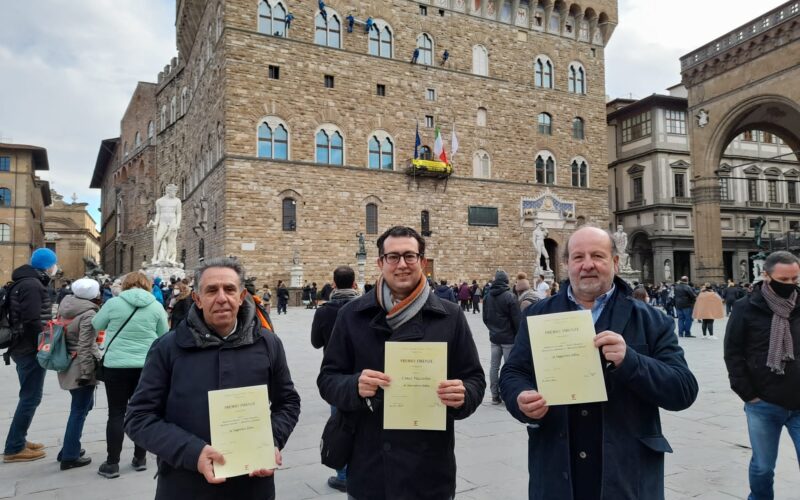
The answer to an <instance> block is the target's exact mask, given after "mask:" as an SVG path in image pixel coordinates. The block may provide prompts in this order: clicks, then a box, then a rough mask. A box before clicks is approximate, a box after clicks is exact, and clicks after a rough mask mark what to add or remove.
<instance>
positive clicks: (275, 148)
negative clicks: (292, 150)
mask: <svg viewBox="0 0 800 500" xmlns="http://www.w3.org/2000/svg"><path fill="white" fill-rule="evenodd" d="M258 157H259V158H272V159H274V160H288V159H289V132H288V131H287V130H286V127H285V126H284V125H283V124H282V123H275V124H272V125H271V124H270V123H267V121H264V122H262V123H261V125H259V126H258Z"/></svg>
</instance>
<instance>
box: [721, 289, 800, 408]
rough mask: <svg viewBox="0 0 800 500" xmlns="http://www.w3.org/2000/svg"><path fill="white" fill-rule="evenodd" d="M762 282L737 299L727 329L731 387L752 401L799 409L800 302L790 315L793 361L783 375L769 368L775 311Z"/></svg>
mask: <svg viewBox="0 0 800 500" xmlns="http://www.w3.org/2000/svg"><path fill="white" fill-rule="evenodd" d="M762 286H763V285H756V286H755V288H753V293H751V294H750V295H748V296H747V297H745V298H744V299H742V300H740V301H737V302H736V304H735V305H734V306H733V311H731V316H730V318H728V327H727V329H726V330H725V365H726V366H727V367H728V379H729V380H730V383H731V389H733V390H734V392H736V394H738V395H739V397H740V398H742V401H751V400H753V399H755V398H759V399H763V400H764V401H766V402H767V403H772V404H776V405H778V406H781V407H783V408H786V409H787V410H791V411H797V410H800V304H796V305H795V308H794V310H793V311H792V314H791V315H790V316H789V324H790V329H791V332H792V342H793V343H794V361H789V362H787V363H786V368H785V372H784V375H778V374H776V373H773V372H772V370H770V369H769V368H767V353H768V352H769V337H770V326H771V325H772V311H771V310H770V308H769V306H768V305H767V301H766V300H764V296H763V295H762V294H761V288H762Z"/></svg>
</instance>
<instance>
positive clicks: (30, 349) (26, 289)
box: [3, 248, 58, 463]
mask: <svg viewBox="0 0 800 500" xmlns="http://www.w3.org/2000/svg"><path fill="white" fill-rule="evenodd" d="M56 262H57V258H56V254H55V253H54V252H53V251H52V250H50V249H49V248H38V249H36V250H35V251H34V252H33V254H31V260H30V265H28V264H24V265H22V266H20V267H18V268H16V269H14V272H12V273H11V279H12V280H13V282H14V285H13V286H12V288H11V290H10V292H9V294H10V301H11V305H10V311H9V321H10V325H11V328H12V331H13V333H12V340H11V346H10V347H9V349H8V351H7V352H6V354H5V355H4V359H5V362H6V364H8V363H9V358H10V359H13V360H14V364H15V365H16V367H17V377H18V378H19V401H18V402H17V409H16V411H15V412H14V418H13V419H12V420H11V427H10V428H9V429H8V437H7V438H6V445H5V449H4V451H3V462H7V463H9V462H29V461H31V460H38V459H40V458H44V456H45V452H44V451H43V450H42V448H44V445H42V444H39V443H31V442H30V441H27V440H26V438H27V435H28V428H29V427H30V426H31V421H33V416H34V414H35V413H36V408H38V407H39V403H41V401H42V388H43V387H44V376H45V369H44V368H42V367H41V366H39V362H38V361H37V360H36V352H37V345H38V339H39V333H41V332H42V330H43V329H44V326H45V325H46V324H47V322H48V321H49V320H50V319H51V315H52V302H51V300H50V294H49V292H48V285H49V283H50V279H51V277H52V276H54V275H55V274H56V272H57V271H58V266H57V265H56Z"/></svg>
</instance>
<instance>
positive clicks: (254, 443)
mask: <svg viewBox="0 0 800 500" xmlns="http://www.w3.org/2000/svg"><path fill="white" fill-rule="evenodd" d="M208 416H209V424H210V426H211V446H213V447H214V449H216V450H217V451H219V452H220V453H222V456H223V457H225V465H220V464H218V463H215V464H214V476H215V477H234V476H242V475H245V474H250V473H251V472H253V471H254V470H258V469H275V468H276V467H277V464H275V444H274V442H273V441H272V422H271V420H270V416H269V397H268V394H267V386H266V385H254V386H251V387H238V388H235V389H222V390H219V391H208Z"/></svg>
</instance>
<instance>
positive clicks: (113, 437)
mask: <svg viewBox="0 0 800 500" xmlns="http://www.w3.org/2000/svg"><path fill="white" fill-rule="evenodd" d="M425 243H426V242H425V239H424V238H423V237H422V236H420V235H419V234H418V233H417V232H416V231H415V230H414V229H412V228H409V227H405V226H395V227H392V228H390V229H388V230H387V231H386V232H384V233H383V234H382V235H381V236H380V237H379V238H378V240H377V250H378V255H379V257H378V258H377V260H376V265H377V267H378V271H379V278H378V280H377V282H376V283H374V285H371V286H370V287H369V289H367V287H364V288H365V290H363V292H362V291H359V290H358V288H359V287H358V285H357V284H356V280H355V273H354V271H353V269H352V268H350V267H348V266H340V267H337V268H336V269H335V270H334V271H333V280H332V284H325V285H323V287H322V288H321V290H319V291H317V287H316V283H313V282H312V283H311V284H306V286H304V287H303V289H302V296H301V300H302V301H303V302H304V305H305V306H306V307H308V308H311V309H316V310H315V311H314V318H313V322H312V326H311V331H310V337H311V344H312V345H313V347H315V348H322V349H323V360H322V363H321V367H320V371H319V375H318V378H317V386H318V389H319V394H320V396H321V397H322V399H324V400H325V401H326V402H327V403H328V404H329V405H330V409H331V418H330V421H329V423H328V425H326V427H325V431H324V434H323V446H322V449H325V446H326V444H327V445H328V446H329V443H330V440H331V438H332V437H333V441H334V442H335V443H337V446H340V450H339V451H338V452H337V450H334V451H333V453H334V455H336V454H337V453H338V454H345V455H346V456H345V457H344V458H343V459H341V460H333V461H326V459H325V457H324V456H323V459H322V460H323V463H334V462H335V463H336V466H335V467H334V468H336V475H334V476H332V477H330V478H329V480H328V484H329V485H330V486H331V487H332V488H335V489H338V490H341V491H345V492H346V493H347V495H348V498H349V499H359V500H363V499H406V498H414V499H427V498H430V499H447V498H449V499H452V498H454V497H455V487H456V459H455V435H454V422H455V421H456V420H461V419H465V418H469V417H470V416H471V415H472V414H473V413H474V412H475V411H476V410H477V409H478V407H479V406H480V404H481V403H482V401H483V398H484V393H485V391H486V385H487V384H486V376H485V372H484V368H483V366H482V364H481V361H480V358H479V356H478V351H477V348H476V345H475V342H474V340H473V337H472V333H471V331H470V328H469V326H468V323H467V320H466V316H465V314H467V313H470V312H471V313H472V314H481V319H482V320H483V322H484V324H485V325H486V327H487V329H488V331H489V340H490V346H491V347H490V349H491V352H490V356H491V357H490V366H489V389H490V392H491V403H492V404H495V405H504V406H505V409H506V410H507V411H508V412H509V414H510V415H511V416H512V417H514V418H516V419H517V420H519V421H520V422H522V423H524V424H526V425H527V429H528V435H529V441H528V448H529V451H528V459H529V463H528V471H529V476H530V482H529V498H531V499H542V500H544V499H553V498H559V499H561V498H563V499H581V500H583V499H590V500H593V499H606V498H614V499H636V498H643V496H642V492H647V493H646V495H647V498H664V454H665V453H668V452H671V451H672V448H671V446H670V444H669V442H668V441H667V439H666V438H665V437H664V436H663V432H662V429H661V423H660V416H659V413H660V409H667V410H670V411H680V410H683V409H686V408H688V407H689V406H691V405H692V403H693V402H694V401H695V398H696V397H697V394H698V390H699V388H698V381H697V380H696V378H695V377H694V375H693V374H692V372H691V370H690V369H689V367H688V365H687V363H686V360H685V358H684V354H683V349H682V347H681V344H679V338H680V337H692V335H691V326H692V321H694V320H699V321H701V322H702V332H703V336H704V337H705V336H707V337H708V338H715V336H714V329H713V328H714V323H713V322H714V320H716V319H719V318H721V317H723V316H724V314H725V309H726V308H725V307H724V306H727V313H728V314H729V315H730V320H729V321H728V325H727V331H726V334H725V339H724V358H725V363H726V366H727V369H728V373H729V378H730V382H731V387H732V389H733V390H734V391H735V393H736V394H737V395H738V396H739V397H740V398H741V399H742V400H743V401H744V402H745V413H746V416H747V426H748V432H749V435H750V440H751V444H752V459H751V464H750V468H749V471H748V473H749V480H750V490H751V492H750V498H754V499H762V498H764V499H766V498H772V497H773V494H772V489H773V476H774V473H773V471H774V468H775V461H776V457H777V449H778V442H779V437H780V433H781V430H782V428H783V427H787V428H788V429H789V432H790V436H791V438H792V440H793V442H794V445H795V447H796V448H797V450H798V454H800V396H799V395H800V392H798V391H797V387H798V383H800V370H799V369H798V368H797V365H796V358H797V356H798V355H800V305H798V303H797V295H798V293H797V283H798V279H800V261H798V259H797V257H795V256H794V255H792V254H791V253H788V252H774V253H772V254H770V255H769V256H768V257H767V259H766V262H765V264H764V276H763V281H761V282H760V283H758V284H756V285H754V286H752V287H750V286H743V285H741V284H739V285H737V284H734V283H729V284H728V286H726V287H724V288H720V287H716V286H712V285H711V284H708V283H706V284H704V285H703V286H702V287H700V288H699V289H698V288H695V287H694V286H693V285H692V284H691V283H690V282H689V281H688V279H687V278H686V277H683V278H681V279H680V280H679V281H678V282H677V283H675V284H666V283H662V284H661V285H659V286H658V287H648V286H642V285H636V284H635V286H633V287H631V286H630V285H629V284H628V283H627V282H625V281H624V280H622V279H621V278H619V277H618V276H617V275H616V274H617V271H618V265H619V253H618V251H617V249H616V246H615V242H614V240H613V238H612V237H611V235H610V234H609V233H608V232H606V231H603V230H601V229H598V228H594V227H589V226H586V227H582V228H580V229H578V230H576V231H575V232H574V233H573V234H572V235H571V236H570V238H569V239H568V241H567V243H566V245H565V248H564V255H563V261H564V262H565V263H566V268H567V271H568V279H567V280H565V281H564V282H563V283H562V284H561V285H560V286H559V284H558V283H554V282H552V281H549V280H547V279H546V276H545V275H543V274H542V275H539V276H536V277H535V278H534V279H533V280H532V282H531V281H529V279H528V276H527V274H526V273H517V274H516V275H515V277H514V278H513V280H512V277H511V276H510V275H509V274H508V273H507V272H505V271H503V270H498V271H497V272H496V273H495V275H494V276H493V278H492V279H491V280H490V281H487V282H485V283H484V284H483V286H481V285H480V284H479V283H478V281H477V280H472V282H471V284H470V283H469V282H468V280H460V282H459V283H456V284H453V285H448V282H447V281H446V280H440V281H439V283H438V284H434V283H433V280H432V278H431V277H430V276H425V274H424V272H423V270H424V269H425V263H426V261H425ZM56 270H57V257H56V255H55V254H54V253H53V252H52V251H51V250H48V249H44V248H42V249H37V250H36V251H35V252H33V255H32V257H31V261H30V264H29V265H23V266H21V267H20V268H18V269H16V270H14V272H13V275H12V279H13V283H12V284H10V285H9V287H8V288H7V290H8V296H9V300H8V303H9V310H10V324H11V325H12V329H13V331H14V335H13V337H12V341H11V346H10V348H9V351H8V353H7V354H8V357H9V358H10V360H13V361H14V363H15V365H16V370H17V374H18V379H19V384H20V392H19V401H18V404H17V408H16V411H15V413H14V417H13V419H12V422H11V426H10V429H9V432H8V437H7V440H6V444H5V450H4V462H6V463H14V462H25V461H31V460H38V459H41V458H43V457H45V455H46V452H45V451H44V449H43V448H44V446H43V445H42V444H41V443H36V442H32V441H28V438H27V433H28V429H29V427H30V424H31V421H32V419H33V417H34V414H35V411H36V408H37V407H38V405H39V403H40V402H41V398H42V387H43V383H44V379H45V369H44V368H43V367H42V366H41V365H39V363H38V361H37V339H38V337H39V334H40V332H42V330H43V329H44V328H47V327H48V325H51V324H52V323H51V322H50V321H51V319H52V318H53V317H55V318H57V319H58V320H59V321H61V322H62V324H64V325H65V330H64V331H65V339H66V346H67V349H68V351H69V352H70V354H71V356H72V361H71V363H70V366H69V368H68V369H66V370H64V371H62V372H59V373H58V379H59V384H60V386H61V387H62V389H64V390H67V391H69V392H70V395H71V406H70V413H69V416H68V420H67V422H66V426H65V432H64V439H63V444H62V448H61V450H60V452H59V453H58V456H57V460H58V461H59V462H60V467H61V469H62V470H68V469H72V468H76V467H82V466H86V465H89V464H90V463H91V457H87V456H85V451H84V450H83V449H82V448H81V435H82V430H83V424H84V421H85V419H86V416H87V414H88V413H89V411H91V409H92V407H93V402H94V391H95V388H96V386H97V385H98V379H102V382H103V385H104V386H105V392H106V397H107V399H108V403H109V404H108V419H107V424H106V442H107V443H106V446H107V450H106V451H107V453H106V459H105V461H104V462H103V463H102V464H101V465H100V467H99V469H98V473H99V474H100V475H102V476H104V477H106V478H114V477H118V476H119V474H120V469H119V463H120V460H121V453H122V443H123V440H124V436H125V435H127V436H128V437H129V438H130V439H131V440H132V442H133V443H134V452H133V457H132V462H131V464H132V466H133V468H134V469H135V470H137V471H138V470H145V469H146V468H147V461H146V452H148V451H149V452H151V453H153V454H155V455H156V457H157V458H158V474H157V487H156V488H157V489H156V498H159V499H172V498H183V497H193V498H199V499H202V498H274V496H275V485H274V477H275V470H274V469H258V468H257V469H255V470H251V471H250V473H249V474H248V475H243V476H237V477H231V478H227V479H223V478H220V477H217V476H216V475H215V464H222V463H224V462H225V457H224V455H223V453H221V452H220V450H217V449H215V448H214V447H213V446H212V445H211V444H210V443H211V438H210V430H209V405H208V392H209V391H213V390H218V389H227V388H238V387H249V386H257V385H265V386H267V388H268V397H269V403H270V414H271V416H270V418H271V422H272V434H273V441H274V444H275V463H276V464H278V465H280V464H281V463H282V458H283V457H282V455H281V450H282V449H283V448H284V446H285V444H286V442H287V440H288V439H289V436H290V435H291V433H292V431H293V430H294V427H295V425H296V424H297V421H298V417H299V413H300V397H299V395H298V393H297V391H296V390H295V388H294V383H293V381H292V378H291V374H290V362H289V361H288V360H287V358H286V353H285V352H284V349H283V345H282V343H281V340H280V338H279V337H278V336H277V335H276V334H275V331H274V328H273V326H272V321H271V320H270V318H269V315H270V310H271V309H270V306H271V302H272V300H273V292H272V290H271V289H270V288H269V286H266V285H265V286H264V288H263V290H261V291H260V292H259V293H257V292H256V289H255V286H254V284H253V281H252V280H247V279H245V270H244V268H243V266H242V265H241V263H240V262H238V261H237V260H236V259H234V258H219V259H209V260H207V261H205V262H204V263H203V264H202V265H201V266H200V267H199V268H198V269H197V270H196V271H195V272H194V275H193V277H191V278H189V279H186V280H169V281H168V282H167V283H164V282H162V281H161V280H159V279H155V280H154V281H150V279H149V278H148V277H147V276H146V275H145V274H144V273H142V272H132V273H130V274H128V275H126V276H124V277H121V278H120V279H119V280H116V281H114V282H106V283H103V284H102V285H101V284H99V283H98V282H96V281H94V280H92V279H89V278H84V279H80V280H76V281H75V282H73V283H71V284H69V285H68V286H66V287H65V288H62V289H61V290H59V291H58V292H57V293H56V294H55V301H56V302H57V307H56V308H55V310H54V309H53V308H52V307H51V297H52V295H53V294H52V293H51V292H49V291H48V284H49V282H50V280H51V278H52V276H53V275H54V274H55V272H56ZM512 281H513V283H512ZM274 299H276V300H277V304H278V314H280V313H281V312H283V313H286V311H287V304H288V301H289V291H288V288H287V287H286V285H285V284H284V283H283V282H279V283H278V285H277V287H276V290H275V294H274ZM578 310H586V311H589V312H590V313H591V318H592V321H593V323H594V329H595V332H596V335H595V337H594V340H593V342H594V346H595V347H596V348H597V349H598V354H599V356H600V358H601V362H602V376H603V378H604V380H605V385H606V386H607V387H608V388H609V391H608V399H607V401H605V402H598V403H584V404H573V405H554V406H552V407H551V406H549V405H548V403H547V400H546V399H545V396H544V395H543V394H541V393H539V392H538V391H537V383H536V377H535V376H534V360H533V356H532V351H531V345H530V337H529V332H528V322H529V321H534V322H535V321H536V319H535V318H536V316H538V315H543V314H551V313H559V312H567V311H578ZM676 318H677V321H676ZM687 318H688V319H687ZM687 321H688V326H687ZM676 323H677V328H676ZM387 341H397V342H441V343H446V345H447V350H446V363H447V364H446V366H447V377H446V379H445V380H441V381H438V384H437V385H436V388H435V390H436V397H437V399H438V401H439V403H440V404H441V405H442V406H443V407H445V409H446V413H445V420H446V422H445V426H444V430H443V431H429V430H390V429H385V428H384V420H383V416H384V390H385V389H386V388H388V387H390V386H391V385H392V384H393V383H395V382H396V381H393V379H392V377H391V374H387V373H385V372H384V350H385V343H386V342H387ZM332 424H335V425H332ZM328 451H330V450H328ZM632 478H635V480H634V479H632Z"/></svg>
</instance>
